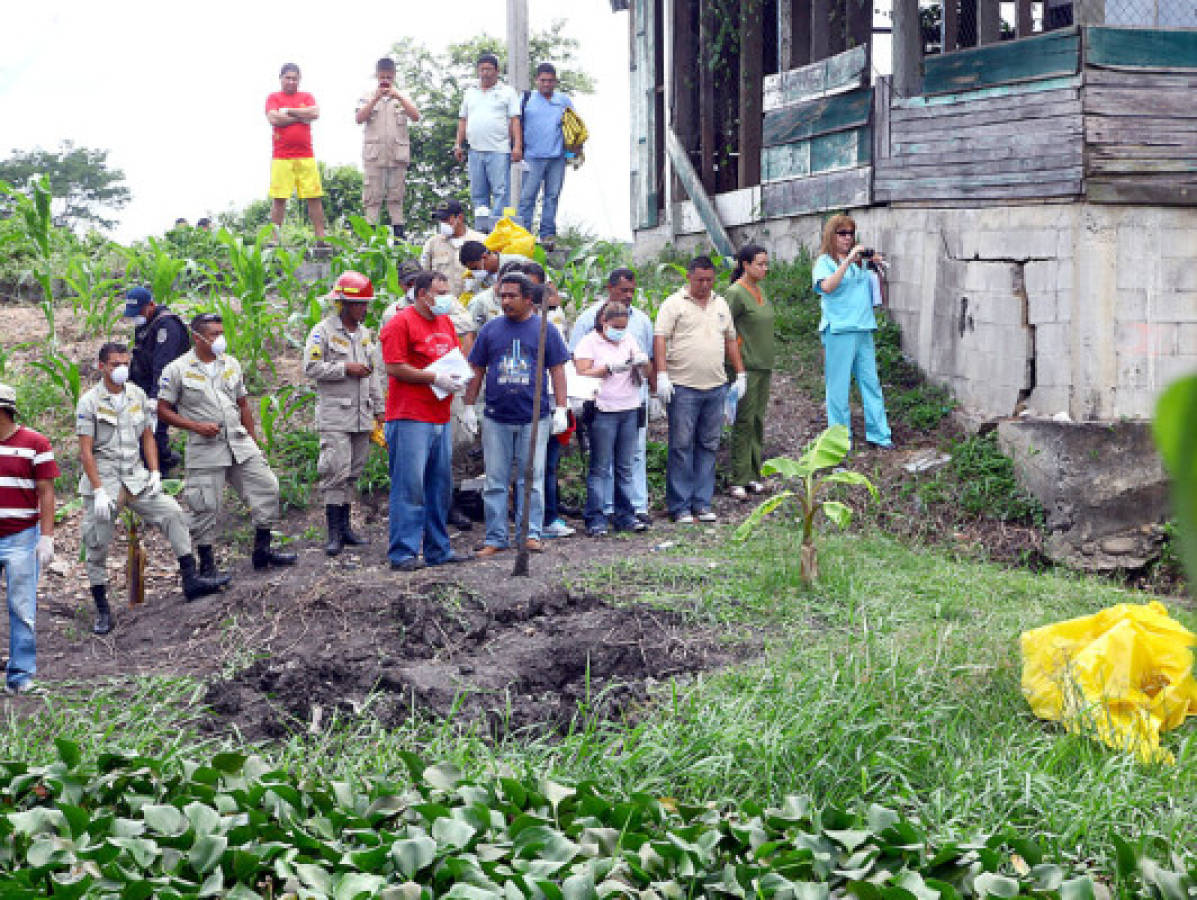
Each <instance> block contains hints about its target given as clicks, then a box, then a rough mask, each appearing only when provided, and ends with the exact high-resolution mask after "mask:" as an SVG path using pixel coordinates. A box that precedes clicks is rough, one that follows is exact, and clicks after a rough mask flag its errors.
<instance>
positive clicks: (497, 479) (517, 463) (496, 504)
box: [482, 416, 552, 549]
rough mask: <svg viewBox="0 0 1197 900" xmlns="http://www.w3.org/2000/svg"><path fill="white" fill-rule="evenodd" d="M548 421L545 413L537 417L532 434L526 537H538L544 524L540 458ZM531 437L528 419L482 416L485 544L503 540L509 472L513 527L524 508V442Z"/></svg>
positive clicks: (502, 544) (503, 542) (498, 543)
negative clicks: (498, 419) (520, 421)
mask: <svg viewBox="0 0 1197 900" xmlns="http://www.w3.org/2000/svg"><path fill="white" fill-rule="evenodd" d="M551 430H552V421H551V420H550V418H549V417H548V416H545V417H544V418H543V419H541V420H540V428H539V429H538V431H537V434H536V452H535V453H533V454H532V502H531V507H530V509H529V510H528V513H529V515H528V537H529V538H537V539H539V538H540V533H541V528H542V527H543V524H544V458H545V452H546V448H547V445H548V437H549V432H550V431H551ZM531 440H532V423H531V422H529V423H528V424H526V425H509V424H507V423H505V422H496V421H495V420H494V419H492V418H490V417H489V416H483V417H482V458H483V461H484V463H485V465H486V486H485V487H484V488H483V489H482V506H483V509H484V510H485V512H486V539H485V543H486V545H487V546H488V547H498V548H500V549H502V548H504V547H506V546H507V545H508V540H507V491H508V489H509V488H510V486H511V476H512V475H515V527H516V530H517V531H518V530H519V527H520V523H521V522H522V521H523V518H522V517H523V512H524V490H523V486H524V466H525V464H526V462H527V459H528V444H529V443H530V442H531Z"/></svg>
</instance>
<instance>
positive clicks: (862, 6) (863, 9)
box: [845, 0, 873, 48]
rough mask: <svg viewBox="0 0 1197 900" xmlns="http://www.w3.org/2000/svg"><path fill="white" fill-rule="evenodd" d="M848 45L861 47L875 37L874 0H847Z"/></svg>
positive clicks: (846, 24) (846, 25)
mask: <svg viewBox="0 0 1197 900" xmlns="http://www.w3.org/2000/svg"><path fill="white" fill-rule="evenodd" d="M845 2H846V4H847V7H848V9H847V21H846V23H845V27H846V29H847V32H848V47H849V48H851V47H859V46H861V45H862V44H868V43H870V42H871V41H872V39H873V0H845Z"/></svg>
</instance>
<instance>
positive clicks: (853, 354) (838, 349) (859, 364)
mask: <svg viewBox="0 0 1197 900" xmlns="http://www.w3.org/2000/svg"><path fill="white" fill-rule="evenodd" d="M822 338H823V350H824V354H823V360H824V362H823V372H824V378H825V379H826V382H825V383H826V390H827V424H828V425H845V426H847V428H848V431H849V432H851V431H852V410H851V408H850V407H849V405H848V392H849V391H850V390H851V388H852V377H853V376H856V385H857V387H859V388H860V399H861V404H862V405H863V406H864V420H865V440H867V441H868V442H869V443H870V444H878V445H879V446H882V447H888V446H890V445H891V444H892V443H893V437H892V435H891V434H890V431H889V421H888V420H887V419H886V416H885V398H884V397H883V396H882V394H881V380H880V379H879V378H878V377H877V357H876V354H875V353H874V351H873V332H871V331H845V332H842V333H840V334H832V333H831V330H830V329H828V330H826V331H824V332H823V334H822Z"/></svg>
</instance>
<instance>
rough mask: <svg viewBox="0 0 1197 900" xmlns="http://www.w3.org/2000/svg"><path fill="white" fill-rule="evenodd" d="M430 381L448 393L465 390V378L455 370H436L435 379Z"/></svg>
mask: <svg viewBox="0 0 1197 900" xmlns="http://www.w3.org/2000/svg"><path fill="white" fill-rule="evenodd" d="M432 383H433V384H434V385H436V387H438V388H440V389H441V390H442V391H446V392H448V393H450V394H456V393H457V392H458V391H461V390H465V386H466V380H465V379H464V378H462V377H461V376H460V375H458V374H457V373H455V372H437V373H436V380H435V381H433V382H432Z"/></svg>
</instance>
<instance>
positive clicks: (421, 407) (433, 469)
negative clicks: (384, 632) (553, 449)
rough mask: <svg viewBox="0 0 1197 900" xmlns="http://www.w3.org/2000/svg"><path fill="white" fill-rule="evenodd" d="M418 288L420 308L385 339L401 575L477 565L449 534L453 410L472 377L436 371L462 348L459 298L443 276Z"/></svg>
mask: <svg viewBox="0 0 1197 900" xmlns="http://www.w3.org/2000/svg"><path fill="white" fill-rule="evenodd" d="M414 287H415V299H414V302H413V303H412V305H411V306H409V307H408V308H407V309H405V310H402V311H401V312H400V313H399V314H398V315H396V316H395V318H393V319H391V321H390V322H388V323H387V324H386V325H385V326H384V327H383V329H382V334H380V335H379V340H380V341H381V343H382V358H383V360H384V361H385V362H386V369H387V376H388V383H387V425H386V434H387V453H388V454H389V456H390V475H391V497H390V510H389V512H390V517H389V518H390V546H389V548H388V550H387V556H388V557H389V558H390V561H391V568H392V569H395V570H397V571H401V572H414V571H416V570H417V569H422V568H424V566H426V565H428V566H443V565H447V564H450V563H458V562H464V561H466V560H467V559H469V558H470V557H467V556H464V555H461V554H458V553H456V552H455V551H454V550H453V547H452V546H451V545H450V543H449V531H448V528H447V527H446V522H447V519H448V515H449V500H450V496H451V495H452V491H453V471H452V466H451V464H450V460H451V444H452V429H451V426H450V424H449V416H450V406H451V404H452V398H453V395H455V394H457V393H459V392H460V391H462V390H463V389H464V388H465V386H466V380H467V379H466V377H465V375H464V374H454V373H452V372H450V371H438V366H435V365H433V364H434V363H438V360H440V359H441V358H442V357H443V356H445V355H446V354H448V353H451V352H453V350H455V349H458V348H460V346H461V344H460V342H459V341H458V339H457V333H456V331H455V330H454V328H453V323H452V322H451V321H450V320H449V316H448V312H449V309H450V308H451V306H452V302H453V295H452V294H450V293H449V283H448V281H447V280H446V279H445V276H444V275H442V274H440V273H439V272H421V273H420V274H419V275H417V276H416V282H415V285H414ZM434 388H435V390H434ZM438 391H439V392H440V393H437V392H438ZM421 552H422V553H423V556H424V558H423V560H421V559H420V554H421Z"/></svg>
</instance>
